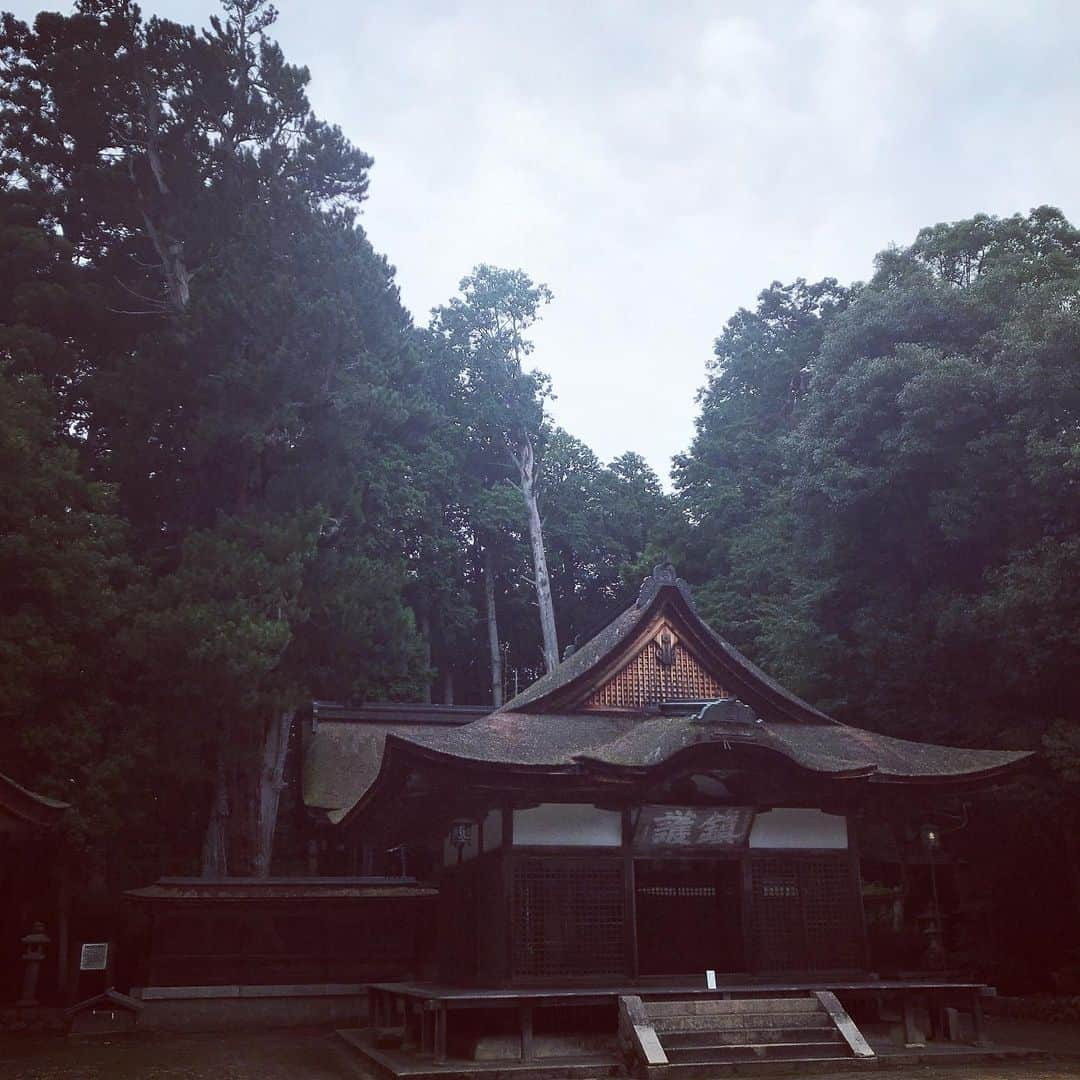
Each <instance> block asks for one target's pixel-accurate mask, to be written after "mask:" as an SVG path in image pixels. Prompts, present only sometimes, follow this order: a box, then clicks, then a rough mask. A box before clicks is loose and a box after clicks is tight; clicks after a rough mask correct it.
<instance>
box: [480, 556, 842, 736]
mask: <svg viewBox="0 0 1080 1080" xmlns="http://www.w3.org/2000/svg"><path fill="white" fill-rule="evenodd" d="M676 598H678V599H677V601H676V602H680V601H681V605H682V607H683V608H684V615H685V616H686V617H687V618H689V620H690V621H691V622H692V624H693V625H694V626H695V627H696V628H697V629H699V630H700V631H701V632H702V634H703V636H704V637H705V639H706V641H707V642H708V643H709V644H711V645H712V646H714V647H716V648H718V649H719V650H720V652H721V653H722V654H723V655H724V657H725V658H726V659H727V661H729V662H730V663H731V665H732V666H733V667H734V668H735V670H736V672H737V673H738V674H741V675H742V676H744V677H746V678H747V680H748V681H749V682H750V683H751V692H752V696H753V690H755V689H756V690H757V692H758V694H760V695H761V696H762V697H764V698H765V699H766V700H767V701H769V703H771V704H773V705H775V706H778V707H779V708H780V710H781V711H782V712H784V713H785V714H787V715H789V716H793V718H795V719H797V720H801V721H803V722H807V721H809V722H812V723H826V724H836V723H838V721H836V720H834V719H833V718H832V717H831V716H829V715H828V714H827V713H824V712H822V711H821V710H820V709H817V708H815V707H814V706H813V705H811V704H810V703H809V702H807V701H804V700H803V699H802V698H800V697H799V696H798V695H797V694H793V693H792V692H791V691H790V690H788V689H787V688H786V687H785V686H783V685H781V684H780V683H779V682H777V681H776V679H774V678H772V676H770V675H768V674H767V673H766V672H765V671H763V670H762V669H761V668H759V667H758V666H757V665H756V664H755V663H754V662H753V661H751V660H750V659H749V658H748V657H746V656H745V655H743V653H741V652H740V651H739V650H738V649H737V648H735V646H734V645H732V644H731V643H730V642H729V641H727V640H726V639H725V638H723V637H722V636H721V635H720V634H718V633H717V632H716V631H715V630H714V629H713V628H712V627H711V626H710V625H709V624H708V623H707V622H705V620H704V619H703V618H702V617H701V616H700V615H699V614H698V611H697V607H696V606H695V604H694V599H693V596H692V595H691V592H690V587H689V585H687V583H686V582H685V581H684V580H683V579H682V578H680V577H679V576H678V575H677V574H676V573H675V568H674V567H673V566H672V565H671V563H661V564H660V565H658V566H657V567H656V568H655V569H654V570H653V572H652V574H651V575H650V576H649V577H647V578H646V579H645V580H644V581H643V582H642V584H641V589H640V590H639V592H638V597H637V600H636V601H635V602H634V603H633V604H632V605H631V606H630V607H628V608H627V609H626V610H625V611H623V612H621V613H620V614H619V615H617V616H616V617H615V618H614V619H612V621H611V622H609V623H608V624H607V626H605V627H604V628H603V629H602V630H600V631H599V633H597V634H595V635H594V636H593V637H591V638H590V639H589V640H588V641H587V642H585V644H584V645H582V646H581V647H580V648H578V649H576V650H575V651H573V652H571V653H569V655H567V656H565V657H564V659H563V661H562V662H561V663H560V664H559V665H558V666H557V667H555V668H554V670H552V671H550V672H548V673H547V674H545V675H542V676H541V677H540V678H539V679H537V680H536V681H535V682H534V683H532V685H530V686H527V687H526V688H525V689H524V690H522V691H521V692H520V693H519V694H517V695H515V696H514V697H513V698H511V699H510V700H509V701H508V702H506V703H505V704H504V705H502V706H501V707H500V708H499V709H497V710H495V711H496V713H503V712H521V711H529V712H538V711H540V710H539V709H537V708H536V706H537V705H538V704H539V703H540V702H543V701H545V700H546V699H548V698H550V697H552V696H553V695H556V694H558V692H559V691H561V690H563V689H564V688H565V687H568V686H569V685H570V684H571V683H573V682H575V681H576V680H578V679H581V678H582V677H583V676H584V675H586V674H587V673H588V672H589V671H592V670H593V669H594V668H598V667H599V666H600V665H601V664H604V663H605V662H607V661H608V660H609V659H610V657H611V655H612V654H613V653H614V652H615V650H616V649H618V648H619V646H620V645H622V644H623V642H624V641H626V640H627V639H629V638H632V637H633V636H634V634H635V632H636V631H637V630H638V629H639V628H640V627H641V625H642V624H643V623H644V622H645V621H646V620H647V619H649V618H651V617H652V615H653V613H654V611H655V610H656V608H657V607H658V604H659V601H660V600H661V599H664V600H665V601H666V600H667V599H671V600H675V599H676ZM754 684H756V686H755V685H754ZM770 699H771V700H770ZM748 704H750V703H749V702H748ZM556 711H559V712H562V711H565V710H564V709H563V708H561V707H560V708H558V709H557V710H556Z"/></svg>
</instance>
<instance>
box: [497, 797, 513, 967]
mask: <svg viewBox="0 0 1080 1080" xmlns="http://www.w3.org/2000/svg"><path fill="white" fill-rule="evenodd" d="M502 813H503V828H502V846H503V864H502V883H503V902H502V918H503V925H502V928H501V933H502V938H503V945H504V949H505V957H504V960H503V974H504V978H505V980H506V981H507V982H510V981H511V980H512V979H513V977H514V806H513V804H512V803H507V804H506V805H505V806H503V812H502ZM494 929H495V932H496V933H499V932H500V928H499V927H495V928H494Z"/></svg>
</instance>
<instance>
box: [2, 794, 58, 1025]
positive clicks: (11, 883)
mask: <svg viewBox="0 0 1080 1080" xmlns="http://www.w3.org/2000/svg"><path fill="white" fill-rule="evenodd" d="M67 809H68V804H67V803H65V802H60V801H59V800H57V799H50V798H48V797H47V796H45V795H39V794H38V793H37V792H34V791H31V790H30V789H29V788H26V787H23V786H22V785H21V784H18V783H16V782H15V781H14V780H12V779H11V778H10V777H8V776H5V775H3V774H2V773H0V1004H3V1005H10V1004H13V1003H14V1002H15V1000H16V998H17V997H18V996H19V992H20V985H21V980H22V977H23V963H22V960H21V956H22V953H23V946H22V943H21V942H22V938H23V936H24V935H26V934H27V933H28V932H29V931H30V929H31V926H32V925H33V924H34V923H36V922H41V923H42V924H43V926H44V927H45V932H46V933H47V935H48V936H49V937H50V938H51V941H50V944H49V947H48V950H47V951H46V960H45V965H44V970H43V971H42V973H41V978H40V980H39V982H38V994H39V996H40V997H41V998H42V999H43V1000H49V1001H51V1000H53V999H55V998H56V996H57V995H58V994H59V993H60V992H61V991H62V990H63V988H64V983H65V980H66V974H67V972H66V965H65V961H66V959H67V952H68V941H67V926H68V913H67V901H66V897H65V893H64V879H63V865H62V861H61V859H62V856H61V851H60V837H59V826H60V822H61V820H62V819H63V816H64V814H65V813H66V811H67Z"/></svg>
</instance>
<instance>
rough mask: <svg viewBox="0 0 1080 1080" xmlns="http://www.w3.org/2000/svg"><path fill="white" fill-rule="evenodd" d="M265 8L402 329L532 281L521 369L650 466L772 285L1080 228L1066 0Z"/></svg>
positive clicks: (163, 8) (588, 426)
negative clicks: (471, 288)
mask: <svg viewBox="0 0 1080 1080" xmlns="http://www.w3.org/2000/svg"><path fill="white" fill-rule="evenodd" d="M0 6H2V7H4V8H10V9H14V10H15V11H16V13H17V14H19V15H20V16H23V17H28V16H30V15H31V14H32V13H33V12H34V11H35V10H37V8H38V7H39V6H44V5H42V4H39V3H32V2H29V0H14V2H13V0H6V2H4V0H0ZM49 6H57V7H60V6H65V5H61V4H55V5H49ZM277 6H278V8H279V9H280V12H281V17H280V20H279V23H278V27H277V37H278V39H279V40H280V41H281V43H282V45H283V47H284V48H285V52H286V55H287V56H288V58H289V59H290V60H292V61H294V62H300V63H305V64H307V65H308V66H309V67H310V69H311V72H312V86H311V97H312V101H313V104H314V106H315V109H316V111H317V112H318V113H319V114H320V115H321V116H323V117H324V118H325V119H328V120H332V121H334V122H336V123H339V124H340V125H341V126H342V127H343V128H344V129H345V131H346V133H347V134H348V136H349V137H350V138H351V139H352V140H353V141H354V142H355V143H356V144H358V145H359V146H361V147H363V148H364V149H366V150H367V151H369V152H370V153H371V154H373V155H374V157H375V159H376V165H375V170H374V172H373V175H372V185H371V198H370V200H369V202H368V203H367V206H366V210H365V215H364V224H365V226H366V228H367V229H368V232H369V233H370V235H371V237H372V239H373V241H374V242H375V244H376V246H377V247H379V248H380V249H381V250H383V251H385V252H386V253H387V254H388V255H389V257H390V259H391V261H392V262H393V263H394V264H395V265H396V266H397V268H398V277H399V281H400V284H401V288H402V293H403V295H404V298H405V301H406V303H407V304H408V305H409V307H410V308H411V309H412V311H413V312H414V314H415V316H416V317H417V319H418V321H426V317H427V312H428V310H429V309H430V308H431V307H432V306H433V305H435V304H437V303H440V302H442V301H443V300H445V299H446V298H447V297H449V296H450V295H452V294H453V292H454V291H455V289H456V287H457V282H458V281H459V279H460V278H461V277H462V275H464V274H465V273H466V272H468V270H469V269H470V268H471V267H472V266H473V265H474V264H476V263H478V262H489V263H494V264H496V265H501V266H510V267H521V268H523V269H525V270H526V271H527V272H528V273H530V274H531V275H532V276H533V277H534V278H536V279H539V280H543V281H546V282H547V283H548V284H549V285H550V286H551V288H552V289H553V290H554V292H555V302H554V303H553V304H552V305H551V307H550V308H548V310H547V313H546V315H545V318H544V322H543V324H542V325H541V327H540V328H539V330H538V332H537V334H536V341H537V350H536V353H535V361H536V363H537V364H538V366H540V367H542V368H544V369H545V370H547V371H548V372H550V373H551V375H552V376H553V378H554V382H555V388H556V392H557V394H558V400H557V401H556V402H555V404H554V407H553V412H554V415H555V418H556V419H557V421H558V422H559V423H561V424H562V425H563V426H565V427H567V428H568V429H569V430H570V431H572V432H573V433H574V434H575V435H577V436H579V437H580V438H582V439H584V440H585V441H586V442H588V443H589V444H590V445H591V446H592V447H593V448H594V449H595V450H596V451H597V453H598V454H599V455H600V456H601V457H602V458H603V459H605V460H607V459H610V458H611V457H613V456H615V455H616V454H618V453H621V452H622V451H623V450H627V449H635V450H638V451H640V452H641V453H643V454H644V455H645V456H646V457H647V458H648V459H649V460H650V462H651V463H652V464H653V465H654V467H655V468H656V469H657V470H658V471H659V472H660V473H661V474H662V475H663V474H666V472H667V468H668V463H669V460H670V457H671V455H672V454H674V453H676V452H678V451H679V450H682V449H684V448H685V447H686V446H687V445H688V443H689V441H690V438H691V435H692V432H693V417H694V414H695V405H694V394H695V391H696V390H697V388H698V387H699V386H700V385H701V383H702V381H703V379H704V372H705V365H706V362H707V360H708V358H709V355H710V352H711V345H712V340H713V338H714V337H715V336H716V335H717V334H718V333H719V331H720V330H721V328H722V327H723V324H724V322H725V320H726V319H727V318H728V317H729V316H730V315H731V313H732V312H733V311H734V310H735V309H736V308H737V307H739V306H740V305H746V304H752V303H753V301H754V297H755V296H756V294H757V292H758V291H759V290H760V289H761V288H762V287H764V286H765V285H767V284H768V283H769V282H770V281H771V280H773V279H777V278H778V279H781V280H785V281H786V280H790V279H792V278H794V277H797V276H800V275H801V276H805V277H808V278H816V277H821V276H825V275H833V276H836V277H839V278H840V279H841V280H852V279H860V278H865V277H866V276H867V275H868V274H869V272H870V270H871V265H872V259H873V256H874V253H875V252H876V251H878V250H880V249H881V248H883V247H885V246H887V245H888V244H890V243H904V242H907V241H908V240H910V239H911V238H912V237H913V236H914V234H915V232H916V231H917V229H918V228H919V227H920V226H922V225H925V224H930V223H933V222H936V221H942V220H952V219H956V218H959V217H966V216H969V215H970V214H972V213H975V212H977V211H987V212H991V213H997V214H1009V213H1013V212H1015V211H1018V210H1020V211H1026V210H1027V209H1029V208H1030V207H1031V206H1034V205H1037V204H1039V203H1044V202H1049V203H1053V204H1055V205H1058V206H1061V207H1062V208H1063V209H1064V210H1065V211H1066V213H1068V214H1069V215H1070V216H1071V217H1072V218H1073V220H1078V219H1080V205H1078V202H1080V191H1078V186H1077V181H1078V169H1080V139H1078V134H1080V133H1078V130H1077V126H1078V124H1077V122H1078V118H1080V108H1078V107H1080V64H1078V63H1077V56H1078V55H1080V51H1078V46H1080V5H1077V4H1076V3H1075V0H1061V2H1054V0H1045V2H1039V0H1013V2H996V0H974V2H970V3H969V2H963V0H937V2H934V3H921V2H909V3H903V2H900V0H866V2H857V0H792V2H782V0H765V2H761V0H758V2H754V3H741V2H734V0H701V2H698V0H651V2H645V0H622V2H609V0H585V2H583V0H547V2H542V0H532V2H526V0H474V2H461V3H454V2H451V0H443V2H439V3H435V2H431V3H425V2H423V0H379V2H366V0H303V2H301V0H278V4H277ZM144 9H145V10H146V11H148V12H150V11H153V12H157V13H159V14H163V15H167V16H170V17H173V18H178V19H182V20H184V21H189V22H197V23H203V22H205V19H206V16H207V15H208V14H209V13H210V12H211V11H213V10H215V6H214V4H213V3H212V2H211V0H144Z"/></svg>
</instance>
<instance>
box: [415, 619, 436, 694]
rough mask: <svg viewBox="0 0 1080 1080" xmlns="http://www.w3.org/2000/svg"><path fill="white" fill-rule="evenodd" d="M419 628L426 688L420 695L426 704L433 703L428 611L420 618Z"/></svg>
mask: <svg viewBox="0 0 1080 1080" xmlns="http://www.w3.org/2000/svg"><path fill="white" fill-rule="evenodd" d="M417 622H418V624H419V625H418V629H419V630H420V648H421V650H422V655H423V658H424V689H423V691H422V693H421V695H420V700H421V701H422V702H423V703H424V704H425V705H430V704H431V679H432V675H433V672H432V668H431V619H430V618H428V615H427V612H424V614H422V615H421V616H420V617H419V619H418V620H417Z"/></svg>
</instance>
